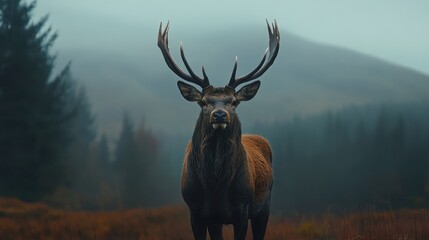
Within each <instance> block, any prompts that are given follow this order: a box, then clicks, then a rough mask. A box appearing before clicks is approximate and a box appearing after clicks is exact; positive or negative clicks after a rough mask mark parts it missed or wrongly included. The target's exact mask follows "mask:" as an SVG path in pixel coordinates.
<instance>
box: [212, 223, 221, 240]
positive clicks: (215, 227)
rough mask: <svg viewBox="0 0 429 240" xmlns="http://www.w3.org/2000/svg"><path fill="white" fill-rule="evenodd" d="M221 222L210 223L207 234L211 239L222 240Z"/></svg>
mask: <svg viewBox="0 0 429 240" xmlns="http://www.w3.org/2000/svg"><path fill="white" fill-rule="evenodd" d="M222 227H223V225H222V224H210V225H209V234H210V239H211V240H223V236H222Z"/></svg>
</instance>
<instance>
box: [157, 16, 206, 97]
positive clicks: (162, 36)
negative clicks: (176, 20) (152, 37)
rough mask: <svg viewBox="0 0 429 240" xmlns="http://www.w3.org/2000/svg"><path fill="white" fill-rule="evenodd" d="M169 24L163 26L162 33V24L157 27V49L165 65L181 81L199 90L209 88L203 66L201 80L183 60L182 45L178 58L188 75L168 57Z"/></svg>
mask: <svg viewBox="0 0 429 240" xmlns="http://www.w3.org/2000/svg"><path fill="white" fill-rule="evenodd" d="M169 25H170V22H167V25H166V26H165V29H164V31H162V22H161V24H160V25H159V32H158V47H159V48H160V49H161V52H162V55H163V56H164V60H165V62H166V63H167V66H168V67H169V68H170V69H171V70H172V71H173V72H174V73H175V74H176V75H177V76H179V77H180V78H182V79H183V80H186V81H188V82H191V83H195V84H197V85H198V86H200V87H201V88H203V89H204V88H206V87H208V86H210V83H209V79H208V77H207V75H206V71H205V70H204V66H203V67H202V71H203V76H204V78H203V79H201V78H200V77H198V76H197V75H196V74H195V73H194V72H193V71H192V69H191V67H190V66H189V64H188V61H187V60H186V58H185V53H184V50H183V45H182V44H180V56H181V57H182V61H183V63H184V64H185V67H186V69H187V70H188V72H189V74H190V75H188V74H186V73H185V72H183V71H182V69H180V68H179V66H177V64H176V63H175V62H174V60H173V58H172V57H171V55H170V51H169V48H168V30H169Z"/></svg>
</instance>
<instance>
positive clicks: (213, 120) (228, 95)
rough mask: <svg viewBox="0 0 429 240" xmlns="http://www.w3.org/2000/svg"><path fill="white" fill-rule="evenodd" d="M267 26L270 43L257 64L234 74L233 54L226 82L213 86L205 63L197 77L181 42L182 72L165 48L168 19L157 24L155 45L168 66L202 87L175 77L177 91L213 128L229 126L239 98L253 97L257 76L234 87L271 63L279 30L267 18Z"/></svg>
mask: <svg viewBox="0 0 429 240" xmlns="http://www.w3.org/2000/svg"><path fill="white" fill-rule="evenodd" d="M267 26H268V34H269V46H268V48H267V50H266V51H265V53H264V55H263V57H262V60H261V62H260V63H259V64H258V66H257V67H256V68H255V69H254V70H253V71H251V72H250V73H248V74H246V75H244V76H241V77H236V71H237V58H236V60H235V64H234V69H233V71H232V75H231V79H230V80H229V83H228V84H227V85H226V86H225V87H213V86H212V85H210V82H209V79H208V77H207V75H206V72H205V70H204V66H203V67H202V72H203V78H200V77H199V76H197V75H196V74H195V73H194V72H193V71H192V69H191V67H190V66H189V64H188V61H187V60H186V58H185V54H184V50H183V46H182V45H181V46H180V55H181V57H182V60H183V63H184V64H185V67H186V69H187V71H188V73H185V72H183V71H182V70H181V69H180V68H179V67H178V66H177V64H176V63H175V62H174V60H173V58H172V57H171V55H170V52H169V48H168V29H169V23H167V26H166V27H165V29H164V30H162V23H161V24H160V27H159V33H158V47H159V48H160V49H161V52H162V55H163V56H164V59H165V62H166V63H167V66H168V67H169V68H170V69H171V70H172V71H173V72H174V73H175V74H176V75H177V76H179V77H180V78H182V79H183V80H185V81H187V82H190V83H193V84H196V85H198V86H199V87H201V88H202V91H199V90H198V89H197V88H195V87H194V86H192V85H190V84H187V83H185V82H183V81H178V82H177V85H178V87H179V90H180V93H181V94H182V96H183V97H184V98H185V99H186V100H188V101H190V102H197V103H198V105H199V106H200V107H201V110H202V113H203V118H204V119H205V120H206V121H207V122H208V123H210V124H211V126H212V127H213V128H214V129H225V128H226V127H228V124H229V123H230V122H231V121H233V120H234V118H235V116H236V113H235V109H236V108H237V106H238V104H240V102H242V101H248V100H250V99H252V98H253V97H254V96H255V95H256V93H257V92H258V89H259V86H260V84H261V82H260V81H259V80H258V81H254V82H252V83H250V84H248V85H245V86H244V87H242V88H241V89H240V90H238V91H236V88H237V86H239V85H240V84H242V83H245V82H249V81H252V80H255V79H256V78H258V77H260V76H261V75H262V74H264V72H265V71H266V70H267V69H268V68H269V67H270V66H271V65H272V64H273V62H274V60H275V58H276V56H277V53H278V51H279V47H280V33H279V30H278V27H277V23H276V22H275V23H274V24H272V27H270V25H269V24H268V22H267Z"/></svg>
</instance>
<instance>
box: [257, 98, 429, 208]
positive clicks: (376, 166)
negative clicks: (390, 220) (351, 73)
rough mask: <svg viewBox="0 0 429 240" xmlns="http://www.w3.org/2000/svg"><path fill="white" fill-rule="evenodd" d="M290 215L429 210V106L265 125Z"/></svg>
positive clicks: (278, 195) (279, 193) (278, 190)
mask: <svg viewBox="0 0 429 240" xmlns="http://www.w3.org/2000/svg"><path fill="white" fill-rule="evenodd" d="M256 129H257V130H256V132H259V133H262V134H263V135H265V136H266V137H268V139H270V141H271V143H272V146H273V149H274V160H273V162H274V169H275V187H274V197H273V199H274V207H275V208H276V209H278V210H282V211H285V212H289V213H290V212H294V211H296V212H324V211H326V210H327V209H331V210H333V209H337V210H341V211H344V209H358V208H368V207H376V208H400V207H427V206H429V112H428V111H427V103H418V104H408V105H407V104H402V105H401V104H392V105H384V106H378V107H374V106H373V107H360V108H358V107H351V108H349V109H345V110H342V111H337V112H327V113H324V114H320V115H317V116H312V117H307V118H299V117H298V118H295V119H294V120H291V121H287V122H281V123H277V124H272V125H270V126H266V125H264V126H262V125H260V126H258V127H256Z"/></svg>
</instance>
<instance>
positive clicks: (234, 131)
mask: <svg viewBox="0 0 429 240" xmlns="http://www.w3.org/2000/svg"><path fill="white" fill-rule="evenodd" d="M244 159H245V153H244V148H243V145H242V144H241V125H240V121H239V120H238V118H235V120H234V121H233V122H231V123H230V124H229V125H228V126H227V128H226V129H222V130H221V129H219V130H214V129H213V128H212V127H211V125H210V124H209V123H207V121H204V119H202V115H200V118H199V119H198V121H197V125H196V126H195V130H194V134H193V137H192V152H191V159H189V161H190V162H189V163H190V164H191V166H192V167H194V168H196V170H197V171H196V172H197V173H198V175H199V179H200V181H201V183H202V184H203V186H205V187H210V188H215V189H216V190H218V191H219V190H221V189H220V188H222V187H223V186H228V185H229V183H230V182H231V181H232V179H233V178H234V176H235V174H236V172H237V171H240V169H241V168H242V165H243V163H244Z"/></svg>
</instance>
